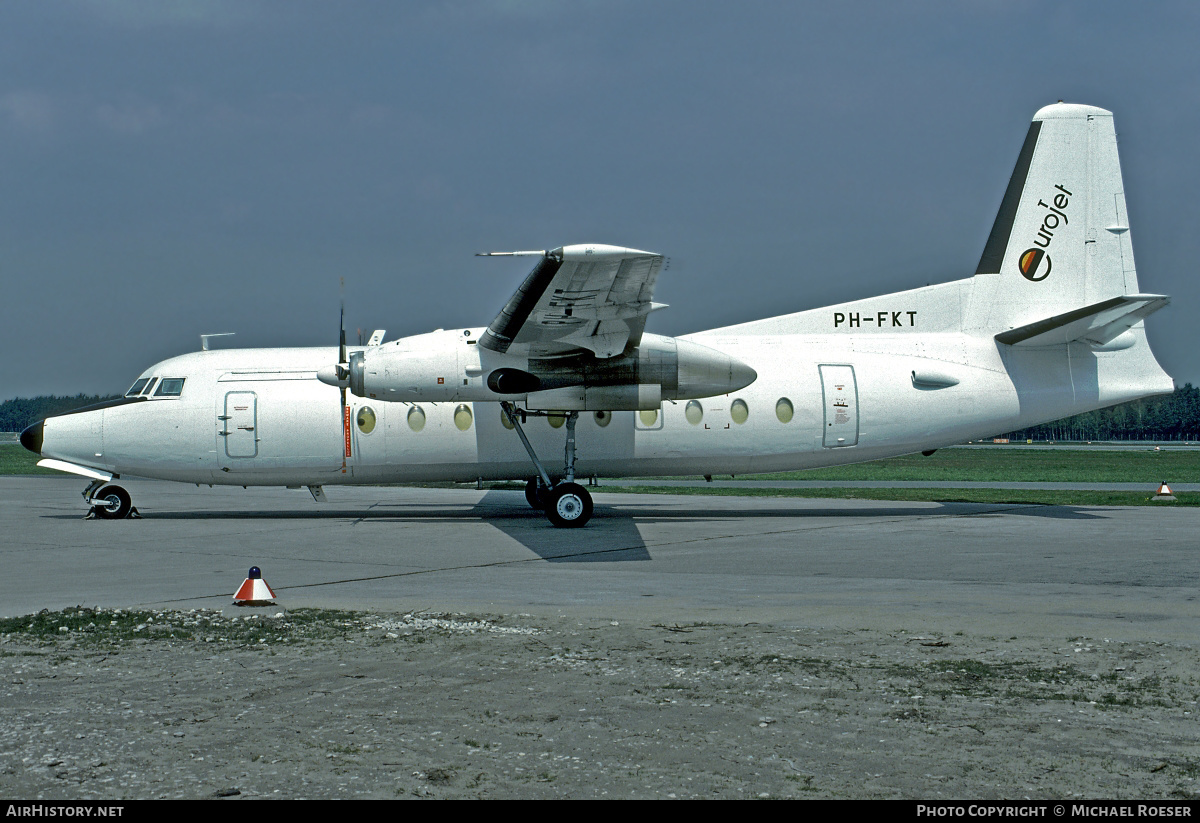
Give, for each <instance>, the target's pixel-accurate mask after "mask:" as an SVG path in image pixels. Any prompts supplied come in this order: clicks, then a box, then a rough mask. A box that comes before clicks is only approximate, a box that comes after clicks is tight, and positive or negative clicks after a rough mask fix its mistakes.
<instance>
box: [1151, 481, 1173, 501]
mask: <svg viewBox="0 0 1200 823" xmlns="http://www.w3.org/2000/svg"><path fill="white" fill-rule="evenodd" d="M1150 499H1151V500H1175V499H1177V498H1176V497H1175V495H1173V494H1172V493H1171V487H1170V486H1168V485H1167V481H1165V480H1164V481H1163V482H1162V483H1161V484H1160V485H1159V487H1158V494H1156V495H1154V496H1153V497H1151V498H1150Z"/></svg>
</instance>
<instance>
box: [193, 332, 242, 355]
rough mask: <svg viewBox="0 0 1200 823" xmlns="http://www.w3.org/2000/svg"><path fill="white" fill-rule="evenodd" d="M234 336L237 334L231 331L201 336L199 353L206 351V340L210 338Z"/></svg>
mask: <svg viewBox="0 0 1200 823" xmlns="http://www.w3.org/2000/svg"><path fill="white" fill-rule="evenodd" d="M235 334H237V332H232V331H223V332H218V333H216V334H202V335H200V351H208V338H210V337H233V335H235Z"/></svg>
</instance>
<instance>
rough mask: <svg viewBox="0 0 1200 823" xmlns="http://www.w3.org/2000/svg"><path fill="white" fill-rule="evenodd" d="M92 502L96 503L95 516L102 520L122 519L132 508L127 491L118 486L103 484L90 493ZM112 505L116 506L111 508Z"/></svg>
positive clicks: (131, 501)
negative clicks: (98, 489)
mask: <svg viewBox="0 0 1200 823" xmlns="http://www.w3.org/2000/svg"><path fill="white" fill-rule="evenodd" d="M92 502H93V503H95V504H96V516H97V517H99V518H101V519H102V520H124V519H125V518H126V517H128V516H129V510H130V509H131V508H133V499H132V498H130V496H129V492H127V491H125V490H124V489H123V488H121V487H120V486H105V487H104V488H102V489H101V490H100V491H98V492H96V493H95V494H94V495H92ZM114 505H115V506H116V508H112V506H114Z"/></svg>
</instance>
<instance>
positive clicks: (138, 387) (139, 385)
mask: <svg viewBox="0 0 1200 823" xmlns="http://www.w3.org/2000/svg"><path fill="white" fill-rule="evenodd" d="M149 382H150V378H149V377H139V378H138V379H137V380H135V381H133V385H132V386H130V387H129V391H127V392H125V396H126V397H137V396H138V395H139V394H141V393H142V389H144V388H146V384H147V383H149Z"/></svg>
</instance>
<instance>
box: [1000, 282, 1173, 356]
mask: <svg viewBox="0 0 1200 823" xmlns="http://www.w3.org/2000/svg"><path fill="white" fill-rule="evenodd" d="M1169 302H1171V298H1169V297H1167V296H1166V295H1162V294H1126V295H1122V296H1120V297H1114V298H1112V299H1110V300H1105V301H1103V302H1101V303H1095V304H1093V305H1091V306H1084V307H1083V308H1082V309H1075V310H1074V311H1069V312H1066V313H1065V314H1056V315H1055V316H1053V317H1047V318H1046V319H1045V320H1039V321H1037V322H1036V323H1030V324H1029V325H1027V326H1021V327H1020V328H1016V329H1009V330H1008V331H1005V332H1001V333H1000V334H997V335H996V339H997V340H998V341H1000V342H1001V343H1005V344H1007V345H1009V346H1027V347H1030V348H1032V347H1037V346H1061V345H1064V344H1066V343H1074V342H1077V341H1078V342H1082V343H1091V344H1093V345H1097V346H1102V345H1104V344H1105V343H1108V342H1110V341H1111V340H1113V339H1114V338H1116V337H1117V336H1118V335H1120V334H1123V333H1124V332H1127V331H1129V329H1131V328H1133V327H1134V326H1136V325H1137V324H1138V323H1140V322H1141V321H1142V320H1143V319H1144V318H1146V317H1148V316H1150V315H1151V314H1153V313H1154V312H1156V311H1158V310H1159V309H1161V308H1162V307H1163V306H1165V305H1167V303H1169Z"/></svg>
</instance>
